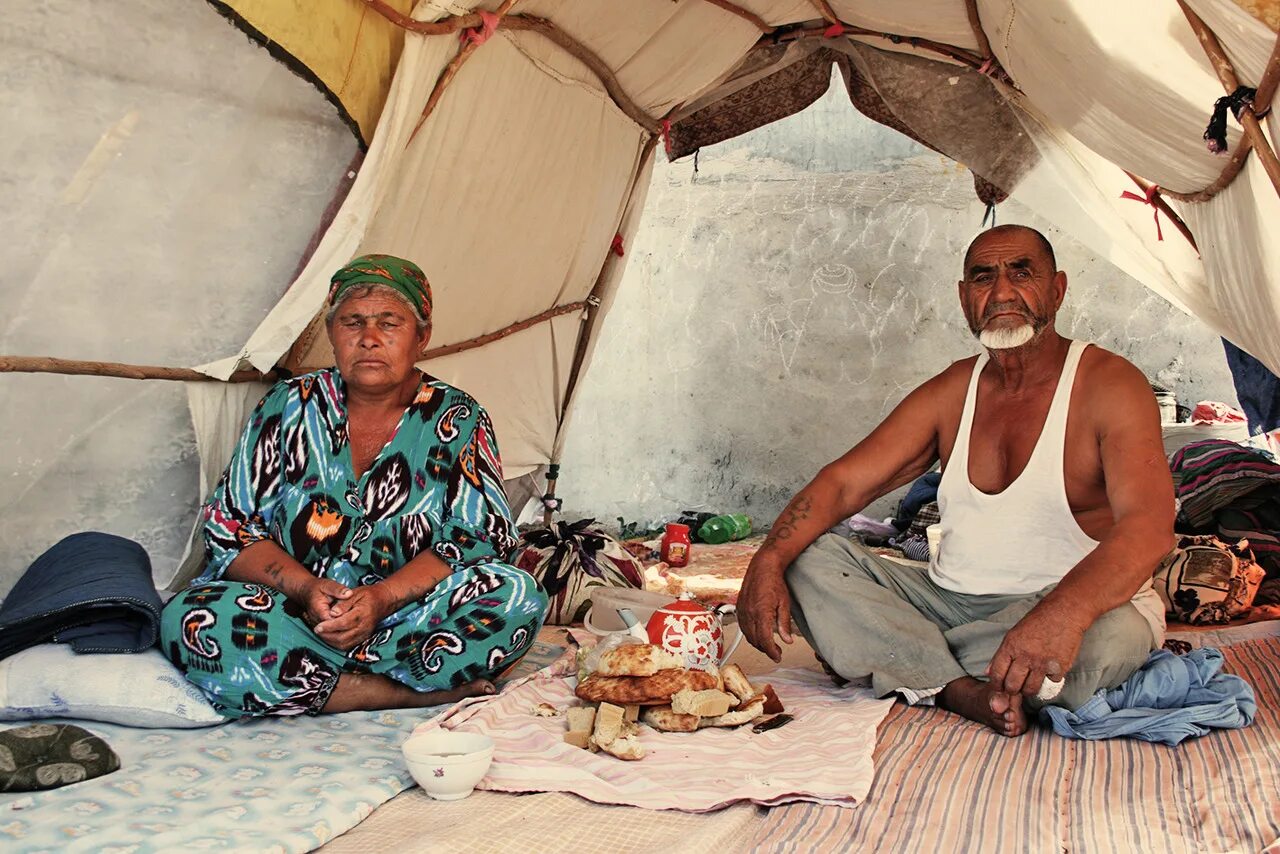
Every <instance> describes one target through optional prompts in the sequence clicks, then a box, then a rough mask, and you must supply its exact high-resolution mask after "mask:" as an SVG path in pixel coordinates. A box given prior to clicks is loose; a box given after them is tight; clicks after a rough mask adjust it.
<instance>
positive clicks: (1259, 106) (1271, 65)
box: [1253, 33, 1280, 118]
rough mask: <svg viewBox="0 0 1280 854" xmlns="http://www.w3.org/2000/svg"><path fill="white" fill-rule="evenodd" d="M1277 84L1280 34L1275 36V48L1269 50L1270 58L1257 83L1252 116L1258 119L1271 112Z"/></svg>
mask: <svg viewBox="0 0 1280 854" xmlns="http://www.w3.org/2000/svg"><path fill="white" fill-rule="evenodd" d="M1277 84H1280V33H1277V34H1276V46H1275V47H1273V48H1272V49H1271V58H1270V59H1269V60H1267V67H1266V70H1264V71H1263V72H1262V79H1261V80H1259V81H1258V93H1257V94H1256V95H1254V96H1253V114H1254V115H1255V116H1257V117H1258V118H1262V117H1263V116H1265V115H1266V114H1267V113H1269V112H1271V102H1272V101H1273V100H1275V97H1276V86H1277Z"/></svg>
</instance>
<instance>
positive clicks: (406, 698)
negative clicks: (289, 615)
mask: <svg viewBox="0 0 1280 854" xmlns="http://www.w3.org/2000/svg"><path fill="white" fill-rule="evenodd" d="M496 690H497V689H495V688H494V687H493V683H492V682H490V681H489V680H488V679H473V680H472V681H470V682H468V683H466V684H465V685H460V686H458V687H457V688H450V689H449V690H448V691H422V692H418V691H415V690H413V689H412V688H410V687H409V686H408V685H401V684H400V683H399V682H395V681H393V680H391V679H388V678H387V677H385V676H378V675H375V674H372V673H344V674H342V676H340V677H338V684H337V687H335V688H334V689H333V693H332V694H330V695H329V702H327V703H325V706H324V709H323V711H324V712H326V713H336V712H354V711H372V710H376V709H422V708H426V707H427V706H443V705H446V704H449V703H456V702H458V701H459V700H463V699H465V698H467V697H479V696H481V695H484V694H493V693H495V692H496Z"/></svg>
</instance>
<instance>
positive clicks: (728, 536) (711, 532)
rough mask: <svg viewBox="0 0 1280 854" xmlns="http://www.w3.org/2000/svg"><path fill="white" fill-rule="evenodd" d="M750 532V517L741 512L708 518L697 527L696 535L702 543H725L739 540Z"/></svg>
mask: <svg viewBox="0 0 1280 854" xmlns="http://www.w3.org/2000/svg"><path fill="white" fill-rule="evenodd" d="M750 533H751V517H750V516H746V515H744V514H742V513H726V514H724V515H722V516H716V517H714V518H712V519H708V520H707V521H706V522H704V523H703V525H702V527H701V528H699V529H698V536H699V537H701V538H702V541H703V542H704V543H711V544H713V545H715V544H717V543H727V542H729V541H730V540H740V539H742V538H743V537H746V536H748V535H750Z"/></svg>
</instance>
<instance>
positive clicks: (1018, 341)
mask: <svg viewBox="0 0 1280 854" xmlns="http://www.w3.org/2000/svg"><path fill="white" fill-rule="evenodd" d="M1034 337H1036V331H1035V329H1033V328H1032V326H1031V324H1030V323H1021V324H1019V325H1017V326H1002V327H997V328H995V329H984V330H982V331H981V332H979V333H978V342H979V343H980V344H982V346H983V347H986V348H987V349H988V350H1012V349H1013V348H1014V347H1021V346H1022V345H1023V344H1026V343H1027V342H1028V341H1030V340H1031V339H1032V338H1034Z"/></svg>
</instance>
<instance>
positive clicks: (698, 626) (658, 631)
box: [645, 593, 742, 670]
mask: <svg viewBox="0 0 1280 854" xmlns="http://www.w3.org/2000/svg"><path fill="white" fill-rule="evenodd" d="M736 611H737V609H736V608H734V606H733V605H720V606H717V607H716V608H713V609H708V608H706V607H705V606H704V605H702V604H701V603H700V602H697V601H695V600H694V598H693V595H692V594H690V593H682V594H680V598H679V599H677V600H676V601H674V602H671V603H669V604H667V605H663V606H662V607H661V608H659V609H657V610H656V611H654V612H653V616H652V617H650V618H649V623H648V625H647V626H646V627H645V628H646V631H647V632H648V634H649V643H652V644H657V645H658V646H660V647H662V648H663V649H665V650H666V651H667V652H671V653H674V654H676V655H679V656H682V657H683V658H684V665H685V667H695V668H698V669H700V670H705V669H707V667H708V666H710V665H714V666H716V667H719V666H721V665H722V664H724V662H726V661H728V660H729V656H731V655H733V653H734V650H736V649H737V648H738V644H739V643H741V642H742V632H741V631H739V632H738V636H737V637H736V638H735V639H734V641H733V643H732V644H730V645H729V649H728V651H727V652H726V651H725V642H724V623H723V622H722V619H721V618H722V617H724V616H727V615H728V614H734V613H736Z"/></svg>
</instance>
